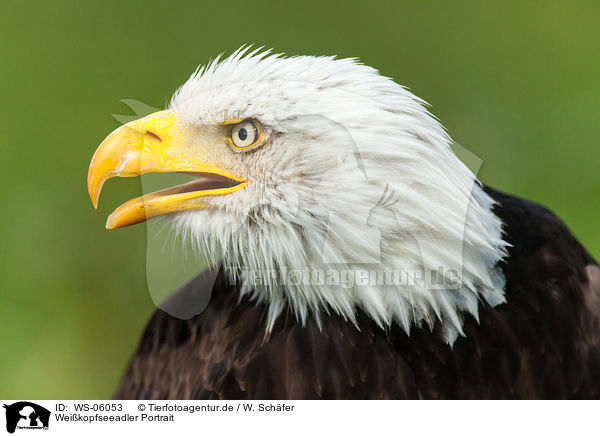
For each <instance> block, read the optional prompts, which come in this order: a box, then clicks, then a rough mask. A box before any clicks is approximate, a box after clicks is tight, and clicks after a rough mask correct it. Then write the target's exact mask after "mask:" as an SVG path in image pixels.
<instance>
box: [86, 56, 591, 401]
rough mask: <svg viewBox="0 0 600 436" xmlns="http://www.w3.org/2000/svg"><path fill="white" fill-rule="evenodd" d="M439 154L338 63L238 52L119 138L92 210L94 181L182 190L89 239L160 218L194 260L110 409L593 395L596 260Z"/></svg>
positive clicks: (93, 175)
mask: <svg viewBox="0 0 600 436" xmlns="http://www.w3.org/2000/svg"><path fill="white" fill-rule="evenodd" d="M453 146H454V144H453V143H452V141H451V139H450V137H449V136H448V134H447V133H446V131H445V130H444V128H443V127H442V126H441V124H440V123H439V122H438V121H437V120H436V118H434V117H433V116H432V115H431V114H430V113H429V112H428V110H427V108H426V104H425V102H424V101H423V100H421V99H419V98H417V97H416V96H415V95H413V94H412V93H411V92H409V91H408V90H407V89H406V88H404V87H402V86H400V85H398V84H396V83H395V82H394V81H392V80H391V79H389V78H387V77H384V76H382V75H380V74H379V73H378V71H377V70H375V69H373V68H370V67H368V66H366V65H364V64H361V63H360V62H359V61H357V60H356V59H338V58H335V57H313V56H296V57H285V56H283V55H277V54H272V53H271V52H270V51H261V50H253V51H250V50H249V49H248V48H244V49H240V50H238V51H236V52H235V53H234V54H233V55H231V56H229V57H227V58H220V57H219V58H217V59H216V60H214V61H212V62H210V63H209V64H208V65H207V66H206V67H203V68H200V69H198V70H197V71H196V72H195V73H194V74H193V75H192V76H191V77H190V79H189V80H188V81H187V82H186V83H185V84H184V85H183V86H182V87H181V88H179V90H178V91H177V92H176V93H175V94H174V96H173V98H172V100H171V102H170V105H169V108H168V109H167V110H164V111H159V112H157V113H154V114H151V115H149V116H146V117H144V118H141V119H139V120H137V121H133V122H130V123H128V124H126V125H123V126H121V127H120V128H118V129H117V130H115V131H114V132H113V133H111V134H110V135H109V136H108V137H107V138H106V139H105V140H104V141H103V142H102V144H101V145H100V146H99V147H98V149H97V150H96V152H95V154H94V156H93V158H92V161H91V164H90V168H89V173H88V190H89V194H90V197H91V199H92V203H93V204H94V206H97V203H98V198H99V195H100V191H101V189H102V185H103V183H104V182H105V181H106V180H107V179H109V178H111V177H115V176H118V177H131V176H139V175H142V174H146V173H165V172H179V173H186V174H188V175H192V176H194V179H193V180H192V181H191V182H189V183H185V184H182V185H179V186H174V187H171V188H167V189H164V190H161V191H158V192H154V193H150V194H147V195H144V196H142V197H140V198H136V199H133V200H130V201H128V202H126V203H124V204H123V205H121V206H120V207H118V208H117V209H116V210H115V211H114V212H113V213H112V214H111V215H110V216H109V218H108V221H107V225H106V226H107V228H109V229H114V228H119V227H124V226H128V225H132V224H136V223H140V222H143V221H145V220H149V219H151V218H154V217H159V216H160V217H163V219H166V220H168V221H169V222H170V224H171V225H172V226H173V228H174V229H175V230H176V231H177V232H178V233H179V234H181V235H183V237H185V238H187V239H188V240H190V241H192V242H193V244H194V245H195V246H196V247H197V248H198V250H199V251H200V252H201V253H203V255H204V256H205V260H204V261H205V262H206V264H207V265H210V268H209V269H207V272H205V273H203V274H201V276H199V277H198V278H197V279H194V280H192V281H191V282H189V283H188V284H186V285H184V286H183V287H181V288H180V289H178V290H177V291H176V292H174V293H173V294H172V295H171V296H170V297H169V298H168V300H167V301H166V302H165V305H164V307H161V308H160V309H158V310H157V311H156V313H155V314H154V315H153V317H152V318H151V320H150V321H149V324H148V326H147V328H146V330H145V332H144V334H143V336H142V338H141V341H140V344H139V347H138V349H137V351H136V352H135V354H134V356H133V358H132V359H131V362H130V364H129V367H128V369H127V370H126V372H125V374H124V376H123V378H122V381H121V383H120V386H119V387H118V390H117V392H116V395H115V396H116V398H129V399H134V398H137V399H160V398H164V399H166V398H171V399H188V398H195V399H215V398H221V399H311V398H330V399H346V398H357V399H358V398H361V399H370V398H379V399H381V398H396V399H403V398H430V399H431V398H597V397H600V347H599V344H598V342H599V339H600V268H599V267H598V265H597V263H596V262H595V261H594V259H593V258H592V257H591V256H590V255H589V254H588V253H587V252H586V250H585V249H584V248H583V247H582V246H581V245H580V244H579V243H578V241H577V240H576V239H575V238H574V237H573V235H572V234H571V232H570V231H569V230H568V229H567V227H566V226H565V225H564V224H563V223H562V222H561V221H560V220H559V219H558V218H557V217H556V216H555V215H553V214H552V213H551V212H549V211H548V210H547V209H545V208H544V207H542V206H539V205H537V204H534V203H531V202H529V201H525V200H522V199H518V198H515V197H513V196H510V195H506V194H503V193H500V192H498V191H496V190H494V189H492V188H489V187H487V186H485V185H483V184H481V183H480V182H479V181H478V180H477V179H476V177H475V175H474V174H473V172H472V171H471V170H469V168H467V166H465V165H464V164H463V163H462V162H461V160H459V158H458V157H457V156H456V155H455V153H454V152H453ZM206 277H210V280H207V279H206ZM207 296H209V297H210V302H209V303H208V304H207V305H206V307H205V308H204V307H202V310H200V309H199V310H197V311H194V310H192V313H191V314H188V316H178V314H180V313H182V312H181V309H182V308H183V312H185V309H186V308H190V307H194V304H195V303H196V302H197V301H199V300H202V299H203V298H204V299H206V298H208V297H207ZM178 310H180V311H179V312H178ZM188 312H189V310H188ZM194 312H195V313H194Z"/></svg>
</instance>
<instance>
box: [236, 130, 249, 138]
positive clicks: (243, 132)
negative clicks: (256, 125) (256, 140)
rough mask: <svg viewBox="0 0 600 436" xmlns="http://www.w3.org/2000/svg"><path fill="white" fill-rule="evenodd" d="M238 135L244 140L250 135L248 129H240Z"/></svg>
mask: <svg viewBox="0 0 600 436" xmlns="http://www.w3.org/2000/svg"><path fill="white" fill-rule="evenodd" d="M238 136H239V138H240V139H241V140H242V141H245V140H246V138H247V137H248V131H247V130H246V129H240V131H239V132H238Z"/></svg>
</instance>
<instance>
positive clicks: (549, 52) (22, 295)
mask: <svg viewBox="0 0 600 436" xmlns="http://www.w3.org/2000/svg"><path fill="white" fill-rule="evenodd" d="M599 16H600V4H599V3H598V2H589V3H577V2H573V1H564V2H561V3H555V2H520V1H519V2H502V1H494V2H485V3H484V2H444V1H440V2H414V1H403V2H399V1H396V2H388V3H377V2H365V1H358V0H352V1H346V2H338V3H327V2H324V1H322V0H319V1H302V2H294V3H292V2H290V3H284V2H277V3H267V2H262V1H252V2H241V1H233V0H229V1H227V2H214V3H210V2H199V1H187V2H165V1H160V2H158V1H156V2H150V1H145V2H139V3H124V2H122V1H104V2H97V3H93V4H92V3H90V4H88V5H85V4H82V2H75V1H72V2H66V1H58V2H52V3H50V2H41V1H30V2H27V3H25V2H13V1H8V2H7V1H6V0H4V1H3V2H2V3H0V38H1V39H0V41H1V43H0V46H1V48H0V54H1V57H0V62H1V65H2V66H1V68H0V89H1V91H0V92H1V93H0V95H1V97H2V105H1V109H0V144H1V153H2V160H1V162H2V165H1V171H0V177H1V189H2V193H1V195H2V204H3V207H2V208H1V211H0V220H1V221H0V229H2V230H1V231H2V250H1V252H0V268H1V271H0V280H1V282H0V283H1V291H0V292H1V294H0V295H1V298H2V300H1V304H0V397H5V398H15V399H21V398H54V397H57V398H59V397H60V398H107V397H109V396H110V395H111V394H112V392H113V389H114V388H115V386H116V384H117V382H118V380H119V377H120V375H121V372H122V371H123V369H124V366H125V364H126V362H127V360H128V358H129V356H130V354H131V352H132V351H133V349H134V346H135V345H136V342H137V340H138V338H139V335H140V333H141V330H142V328H143V326H144V323H145V322H146V320H147V319H148V317H149V316H150V314H151V312H152V311H153V309H154V307H153V305H152V302H151V300H150V297H149V295H148V291H147V290H146V276H145V248H146V240H145V231H146V229H145V227H144V226H137V227H130V228H126V229H121V230H117V231H111V232H109V231H107V230H104V222H105V219H106V216H107V215H108V213H109V212H110V211H111V210H112V209H113V208H114V207H116V206H117V205H118V204H120V203H121V202H122V201H124V200H126V199H129V198H132V197H133V196H137V195H139V194H140V182H139V180H134V179H121V180H119V181H118V183H108V184H107V186H106V188H105V190H104V192H103V197H102V201H101V206H100V210H99V211H94V210H93V209H92V206H91V204H90V201H89V199H88V196H87V192H86V173H87V167H88V164H89V160H90V158H91V156H92V153H93V151H94V150H95V148H96V146H97V145H98V144H99V143H100V141H101V140H102V139H103V138H104V136H105V135H106V134H108V133H109V132H110V131H111V130H113V129H114V128H116V127H117V126H118V123H117V121H115V119H114V118H113V117H112V116H111V114H113V113H116V114H119V113H125V114H128V113H129V112H128V109H127V108H126V107H125V106H124V105H123V104H122V103H120V99H124V98H133V99H137V100H141V101H143V102H145V103H147V104H150V105H152V106H157V107H163V106H164V104H165V102H166V101H167V100H168V98H169V97H170V94H171V93H172V92H173V91H174V90H175V89H176V88H177V87H178V86H179V85H180V84H181V83H182V82H183V81H185V80H186V78H187V77H188V75H189V74H190V73H191V72H192V71H193V70H194V68H195V67H196V66H197V64H199V63H203V62H206V61H207V60H208V59H209V58H211V57H214V56H215V55H217V54H218V53H220V52H222V51H225V52H231V51H233V50H234V49H236V48H237V47H239V46H240V45H242V44H244V43H255V44H258V45H265V46H267V47H273V48H274V49H275V50H277V51H285V52H286V53H289V54H337V55H339V56H358V57H360V58H361V59H362V60H363V61H364V62H365V63H367V64H369V65H371V66H374V67H376V68H378V69H379V70H380V71H381V72H382V73H383V74H385V75H388V76H391V77H393V78H394V79H395V80H396V81H398V82H399V83H402V84H405V85H407V86H409V87H410V88H411V89H412V90H413V91H414V92H415V93H416V94H417V95H419V96H420V97H422V98H424V99H426V100H427V101H429V102H430V103H431V104H432V111H433V113H434V114H436V115H437V116H438V117H439V118H440V119H441V120H442V122H443V123H444V125H445V126H446V127H447V128H448V130H449V132H450V134H451V135H452V136H453V137H454V139H455V140H456V141H457V142H459V143H460V144H462V145H463V146H465V147H467V148H468V149H469V150H471V151H472V152H474V153H475V154H476V155H478V156H479V157H481V158H482V159H483V167H482V170H481V171H480V174H479V175H480V177H481V178H482V180H483V181H484V182H486V183H489V184H491V185H493V186H495V187H497V188H499V189H502V190H505V191H508V192H511V193H514V194H517V195H519V196H523V197H527V198H530V199H534V200H536V201H539V202H541V203H543V204H545V205H547V206H548V207H550V208H551V209H553V210H554V211H555V212H557V213H558V214H559V215H560V216H561V217H562V218H563V219H564V220H565V221H566V222H567V224H568V225H569V226H570V227H571V229H572V230H573V232H574V233H575V234H576V235H577V237H578V238H579V239H580V240H581V241H583V242H584V244H585V246H586V247H587V248H588V249H589V250H590V251H591V253H592V254H593V255H594V256H595V257H596V258H600V232H599V231H598V219H599V218H600V210H599V209H600V207H599V200H598V193H599V192H600V176H599V174H598V166H599V164H600V140H599V138H600V57H599V53H600V30H599V29H600V27H599V26H598V17H599Z"/></svg>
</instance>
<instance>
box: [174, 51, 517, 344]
mask: <svg viewBox="0 0 600 436" xmlns="http://www.w3.org/2000/svg"><path fill="white" fill-rule="evenodd" d="M171 109H173V110H175V111H176V112H177V113H178V115H179V116H180V117H181V118H183V120H185V122H186V123H187V124H188V125H190V126H192V127H198V131H199V132H200V131H202V128H203V127H204V128H205V127H206V126H210V125H214V124H216V123H222V122H223V121H225V120H228V119H246V118H253V119H256V120H258V121H259V122H260V123H261V125H262V126H263V128H264V130H265V133H266V141H265V145H264V146H262V147H260V148H259V149H257V150H255V151H252V152H248V153H239V152H234V151H231V152H230V153H227V154H226V155H224V154H223V153H222V152H220V155H219V156H218V158H216V159H218V161H219V164H220V165H221V166H223V167H224V168H226V169H227V170H229V171H230V172H231V173H233V174H236V175H239V176H242V177H245V178H248V179H250V180H251V183H249V184H248V186H246V187H245V188H244V189H241V190H239V191H237V192H235V193H233V194H229V195H226V196H223V197H214V198H213V200H212V202H213V204H214V205H215V206H218V207H217V208H214V209H205V210H198V211H190V212H183V213H180V214H177V215H174V216H173V219H174V221H175V224H176V226H177V227H178V228H179V229H180V230H182V231H184V232H185V234H186V235H189V236H190V237H193V238H195V240H196V241H197V243H198V247H199V248H200V249H201V251H202V252H203V253H204V254H205V255H206V256H207V257H208V259H209V261H210V262H213V263H215V262H222V264H223V265H224V266H225V269H226V271H227V273H228V274H230V276H231V277H232V279H235V280H241V281H242V283H243V286H242V291H243V292H244V293H247V294H249V295H250V296H251V297H253V298H255V299H256V300H258V301H260V302H265V303H267V304H268V307H269V312H268V319H269V328H270V327H272V325H273V323H274V321H275V320H276V319H277V317H278V316H279V314H280V313H281V311H282V310H283V309H284V308H286V307H287V308H289V309H290V310H292V311H293V312H294V313H295V315H296V316H297V318H298V320H299V321H300V322H305V321H306V320H307V318H308V317H309V316H312V317H314V319H316V320H317V322H319V321H320V319H321V317H322V316H323V315H324V314H327V313H329V312H335V313H338V314H340V315H342V316H344V317H346V318H347V319H348V320H350V321H354V320H355V317H356V314H357V311H358V310H363V311H364V312H365V313H366V314H368V315H369V316H370V317H371V318H372V319H373V320H375V321H376V322H377V323H378V324H379V325H381V326H383V327H385V326H389V325H390V324H391V323H398V324H399V325H400V326H401V327H402V328H404V330H405V331H406V332H407V333H410V329H411V327H412V326H413V325H421V324H427V325H429V327H430V328H431V327H432V325H433V324H434V323H435V322H441V323H442V327H443V331H444V334H445V338H446V340H447V341H448V342H449V343H450V344H452V343H453V342H454V340H455V339H456V337H457V336H458V335H459V334H462V323H463V317H464V315H465V314H470V315H472V316H474V317H476V318H477V316H478V305H479V303H480V300H482V299H483V300H485V301H486V302H487V303H488V304H490V305H492V306H495V305H497V304H500V303H502V302H504V291H503V287H504V278H503V276H502V273H501V272H500V270H499V269H498V267H497V264H498V262H499V261H500V260H501V259H502V258H503V256H504V255H505V246H506V243H505V242H504V241H503V239H502V236H501V222H500V221H499V219H498V218H497V217H496V216H495V215H494V214H493V212H492V206H493V200H492V199H491V198H490V197H489V196H488V195H487V194H486V193H485V192H484V191H483V189H482V188H481V186H480V184H479V183H478V182H477V180H476V178H475V176H474V175H473V174H472V172H471V171H470V170H469V169H468V168H467V167H466V166H465V165H464V164H463V163H462V162H461V161H460V160H459V159H458V158H457V157H456V156H455V155H454V154H453V152H452V151H451V149H450V146H451V140H450V138H449V137H448V135H447V134H446V132H445V131H444V129H443V127H442V126H441V125H440V124H439V123H438V122H437V121H436V119H435V118H434V117H433V116H432V115H431V114H430V113H429V112H428V111H427V110H426V108H425V103H424V102H423V101H422V100H420V99H419V98H417V97H415V96H414V95H413V94H412V93H410V92H409V91H408V90H407V89H405V88H403V87H402V86H400V85H398V84H396V83H394V82H393V81H392V80H391V79H389V78H386V77H383V76H381V75H380V74H379V73H378V72H377V71H376V70H374V69H373V68H370V67H367V66H365V65H362V64H360V63H359V62H357V61H356V60H355V59H335V58H334V57H312V56H299V57H292V58H285V57H283V56H282V55H272V54H270V53H269V52H268V51H267V52H262V53H261V52H259V51H258V50H256V51H253V52H251V53H249V52H248V51H247V49H240V50H238V51H237V52H235V53H234V54H233V55H232V56H230V57H229V58H226V59H224V60H220V59H219V58H217V60H215V61H213V62H212V63H210V64H209V65H208V66H207V67H206V68H202V69H200V70H198V71H197V72H196V73H195V74H193V75H192V77H191V78H190V79H189V80H188V81H187V82H186V83H185V84H184V85H183V86H182V87H181V88H180V89H179V90H178V91H177V92H176V94H175V95H174V96H173V99H172V102H171ZM382 270H391V271H395V272H398V271H400V272H404V273H409V274H410V275H414V273H416V275H417V276H421V277H429V276H430V275H431V274H432V273H433V274H435V273H441V274H442V275H443V276H445V278H446V279H448V278H449V277H448V276H449V275H451V274H452V273H454V275H455V277H452V278H453V280H454V281H453V282H452V283H453V284H448V283H446V285H444V286H442V287H441V288H440V287H437V288H436V289H433V288H431V287H429V286H423V284H422V283H420V282H419V281H418V280H417V281H415V282H412V281H410V280H409V282H408V283H407V282H406V280H403V281H402V284H398V283H396V284H390V283H389V282H387V285H386V284H384V285H381V282H380V283H379V284H378V283H374V282H373V280H372V278H373V277H372V276H371V280H368V279H367V280H358V282H356V280H355V283H354V286H341V284H340V283H339V282H338V281H336V280H335V276H336V274H338V277H348V276H349V275H352V276H353V277H357V276H358V277H362V278H364V277H365V275H366V274H367V273H364V272H361V271H379V272H381V271H382ZM240 271H241V273H240ZM313 271H319V272H325V274H328V272H329V273H330V274H331V276H328V277H329V279H328V280H325V281H322V280H318V279H316V278H315V275H314V274H312V277H311V272H313ZM332 271H333V272H332ZM290 272H291V273H292V274H293V273H294V272H303V278H301V279H300V280H286V279H285V278H286V277H287V279H289V278H290V277H292V276H290V275H289V274H288V273H290ZM250 273H254V275H258V276H260V277H262V283H255V282H253V281H252V280H251V278H252V277H253V274H250ZM361 274H362V275H361ZM317 275H318V274H317ZM307 276H308V277H309V278H310V279H309V280H308V281H307V280H305V279H306V277H307ZM294 278H297V276H294ZM457 284H458V285H457Z"/></svg>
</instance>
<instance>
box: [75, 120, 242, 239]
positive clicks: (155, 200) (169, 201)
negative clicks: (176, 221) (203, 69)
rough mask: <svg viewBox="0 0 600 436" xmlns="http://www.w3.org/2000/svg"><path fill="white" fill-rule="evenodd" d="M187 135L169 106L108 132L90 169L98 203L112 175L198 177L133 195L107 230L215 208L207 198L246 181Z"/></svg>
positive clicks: (90, 182)
mask: <svg viewBox="0 0 600 436" xmlns="http://www.w3.org/2000/svg"><path fill="white" fill-rule="evenodd" d="M188 137H189V134H188V132H187V130H186V128H185V126H184V125H183V123H182V122H181V121H180V120H179V119H178V118H177V115H176V114H175V112H173V111H171V110H166V111H161V112H156V113H154V114H151V115H148V116H147V117H144V118H141V119H139V120H136V121H132V122H130V123H128V124H125V125H123V126H121V127H119V128H118V129H116V130H115V131H114V132H112V133H111V134H110V135H108V136H107V137H106V139H105V140H104V141H103V142H102V144H100V146H99V147H98V149H97V150H96V152H95V153H94V157H93V158H92V162H91V163H90V169H89V172H88V179H87V185H88V192H89V194H90V198H91V200H92V204H93V205H94V207H95V208H97V207H98V198H99V197H100V191H102V185H103V184H104V182H105V181H106V180H108V179H109V178H111V177H134V176H139V175H142V174H147V173H166V172H179V173H187V174H191V175H193V176H195V177H196V178H197V179H196V180H193V181H191V182H189V183H186V184H183V185H179V186H174V187H172V188H168V189H163V190H161V191H157V192H153V193H151V194H148V195H144V196H142V197H138V198H135V199H133V200H129V201H128V202H126V203H124V204H122V205H121V206H119V207H118V208H117V209H116V210H115V211H114V212H113V213H112V214H111V215H110V216H109V217H108V220H107V221H106V228H107V229H116V228H119V227H124V226H129V225H132V224H137V223H140V222H142V221H146V220H148V219H150V218H154V217H156V216H160V215H166V214H169V213H173V212H181V211H185V210H192V209H206V208H209V207H213V206H211V205H210V204H209V203H208V202H207V201H206V200H207V199H208V198H210V197H211V196H219V195H226V194H229V193H232V192H235V191H237V190H238V189H241V188H243V187H244V186H245V185H246V181H245V180H243V179H241V178H239V177H236V176H233V175H231V174H229V173H228V172H227V171H225V170H224V169H222V168H219V167H218V166H214V165H210V164H209V163H208V162H206V160H207V159H202V157H201V156H202V155H203V154H204V153H202V150H201V149H198V148H197V147H191V146H190V145H189V144H188V141H187V140H188ZM192 150H193V152H192Z"/></svg>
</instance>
